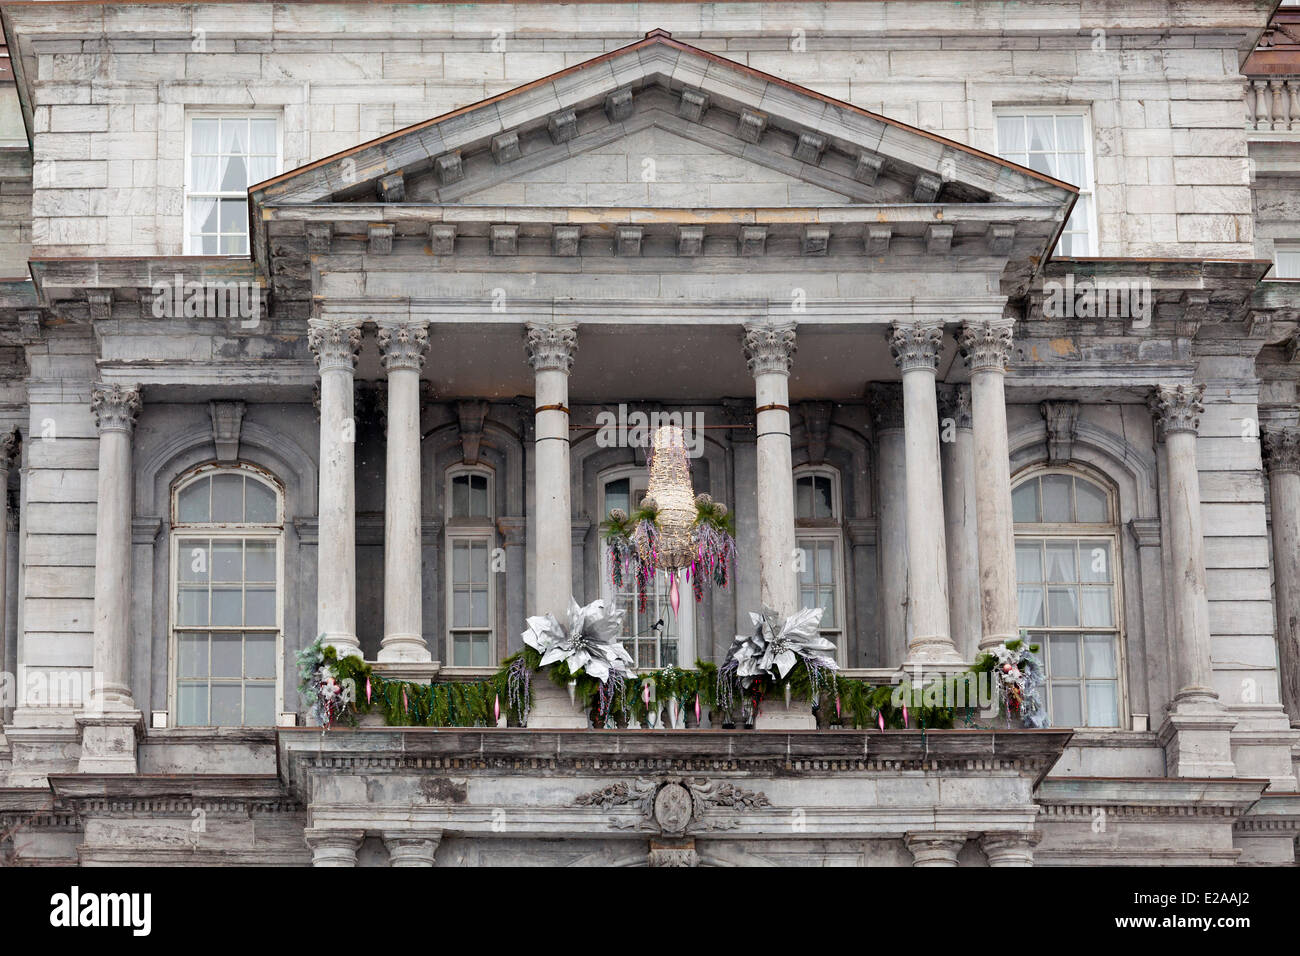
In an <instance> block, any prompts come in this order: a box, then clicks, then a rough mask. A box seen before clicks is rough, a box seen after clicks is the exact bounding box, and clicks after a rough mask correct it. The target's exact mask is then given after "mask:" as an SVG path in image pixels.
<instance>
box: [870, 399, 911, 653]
mask: <svg viewBox="0 0 1300 956" xmlns="http://www.w3.org/2000/svg"><path fill="white" fill-rule="evenodd" d="M867 398H868V401H869V402H870V409H871V425H872V432H873V434H874V435H875V440H876V472H877V482H878V487H877V499H878V502H877V505H876V511H877V514H878V516H879V518H880V531H879V534H880V542H879V547H878V549H877V553H878V554H879V556H880V558H879V564H880V648H879V656H878V663H879V665H880V666H881V667H901V666H902V664H903V661H904V660H905V659H906V658H907V642H908V638H909V637H910V636H911V626H910V625H911V620H910V615H909V613H908V610H909V609H908V603H907V453H906V450H905V448H904V445H903V387H902V385H900V384H898V383H895V382H875V383H873V384H872V385H870V386H869V387H868V389H867Z"/></svg>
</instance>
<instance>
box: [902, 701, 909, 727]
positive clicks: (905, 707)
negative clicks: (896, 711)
mask: <svg viewBox="0 0 1300 956" xmlns="http://www.w3.org/2000/svg"><path fill="white" fill-rule="evenodd" d="M903 726H904V727H907V726H909V724H908V722H907V705H906V704H904V705H903Z"/></svg>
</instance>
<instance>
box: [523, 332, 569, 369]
mask: <svg viewBox="0 0 1300 956" xmlns="http://www.w3.org/2000/svg"><path fill="white" fill-rule="evenodd" d="M524 347H525V348H526V349H527V350H528V364H530V365H531V366H532V367H533V371H534V372H563V373H564V374H565V375H568V374H569V372H571V371H572V370H573V356H574V353H576V352H577V351H578V327H577V326H575V325H560V324H558V323H554V322H546V323H543V322H529V323H528V325H527V326H526V327H525V328H524Z"/></svg>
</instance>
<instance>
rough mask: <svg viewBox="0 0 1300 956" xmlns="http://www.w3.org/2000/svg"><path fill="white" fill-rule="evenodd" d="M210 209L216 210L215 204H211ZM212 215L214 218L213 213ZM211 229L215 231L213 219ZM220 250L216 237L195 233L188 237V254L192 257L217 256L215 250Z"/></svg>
mask: <svg viewBox="0 0 1300 956" xmlns="http://www.w3.org/2000/svg"><path fill="white" fill-rule="evenodd" d="M212 208H213V209H214V210H215V209H216V208H217V206H216V203H213V204H212ZM213 215H214V217H215V212H214V214H213ZM212 227H213V229H216V219H215V218H214V219H213V221H212ZM220 248H221V244H220V243H219V242H218V240H217V237H216V236H211V235H210V236H200V235H198V234H197V233H195V234H193V235H191V236H190V253H191V254H192V255H196V256H215V255H216V254H217V250H218V249H220Z"/></svg>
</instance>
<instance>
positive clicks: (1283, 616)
mask: <svg viewBox="0 0 1300 956" xmlns="http://www.w3.org/2000/svg"><path fill="white" fill-rule="evenodd" d="M1262 438H1263V441H1264V467H1265V468H1267V469H1268V482H1269V485H1268V490H1269V498H1270V499H1271V501H1272V525H1273V592H1274V597H1275V599H1276V601H1277V658H1278V668H1279V670H1280V673H1279V675H1278V677H1279V682H1280V684H1281V686H1282V706H1283V707H1284V708H1285V709H1286V713H1287V716H1288V717H1289V718H1290V719H1291V726H1292V727H1300V428H1270V429H1268V430H1266V431H1265V432H1264V433H1263V435H1262Z"/></svg>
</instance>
